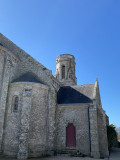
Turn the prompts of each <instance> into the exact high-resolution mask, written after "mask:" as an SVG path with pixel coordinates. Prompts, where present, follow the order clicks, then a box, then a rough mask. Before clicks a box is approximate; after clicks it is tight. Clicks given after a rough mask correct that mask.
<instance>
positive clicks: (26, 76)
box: [13, 72, 43, 84]
mask: <svg viewBox="0 0 120 160" xmlns="http://www.w3.org/2000/svg"><path fill="white" fill-rule="evenodd" d="M13 82H35V83H42V82H41V81H40V80H39V79H38V78H37V76H36V75H34V74H33V73H32V72H27V73H25V74H24V75H22V76H20V77H19V78H17V79H15V80H14V81H13ZM42 84H43V83H42Z"/></svg>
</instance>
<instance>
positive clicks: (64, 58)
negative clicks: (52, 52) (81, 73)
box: [55, 54, 77, 86]
mask: <svg viewBox="0 0 120 160" xmlns="http://www.w3.org/2000/svg"><path fill="white" fill-rule="evenodd" d="M75 64H76V63H75V58H74V56H73V55H70V54H61V55H59V56H58V57H57V60H56V73H55V77H56V78H57V79H58V80H59V81H60V82H61V83H62V84H63V85H65V86H69V85H76V84H77V78H76V76H75Z"/></svg>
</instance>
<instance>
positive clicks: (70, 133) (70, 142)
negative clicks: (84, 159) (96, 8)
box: [66, 123, 76, 147]
mask: <svg viewBox="0 0 120 160" xmlns="http://www.w3.org/2000/svg"><path fill="white" fill-rule="evenodd" d="M75 146H76V131H75V127H74V125H73V124H72V123H69V124H68V126H67V127H66V147H75Z"/></svg>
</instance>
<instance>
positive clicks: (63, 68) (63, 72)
mask: <svg viewBox="0 0 120 160" xmlns="http://www.w3.org/2000/svg"><path fill="white" fill-rule="evenodd" d="M64 78H65V66H62V79H64Z"/></svg>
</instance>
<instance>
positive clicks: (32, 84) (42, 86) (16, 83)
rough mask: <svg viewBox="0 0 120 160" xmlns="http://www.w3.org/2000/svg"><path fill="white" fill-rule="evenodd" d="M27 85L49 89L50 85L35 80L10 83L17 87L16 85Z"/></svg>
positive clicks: (11, 85)
mask: <svg viewBox="0 0 120 160" xmlns="http://www.w3.org/2000/svg"><path fill="white" fill-rule="evenodd" d="M25 85H31V86H35V87H38V88H44V89H47V90H49V87H48V86H47V85H44V84H41V83H34V82H13V83H11V84H10V87H15V86H25Z"/></svg>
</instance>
